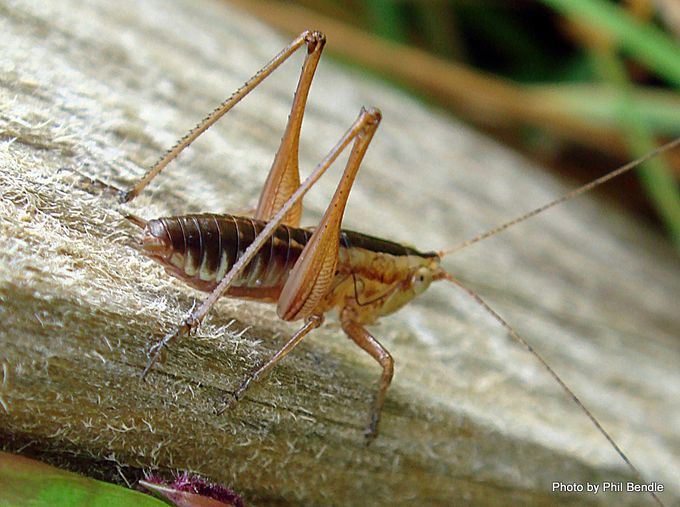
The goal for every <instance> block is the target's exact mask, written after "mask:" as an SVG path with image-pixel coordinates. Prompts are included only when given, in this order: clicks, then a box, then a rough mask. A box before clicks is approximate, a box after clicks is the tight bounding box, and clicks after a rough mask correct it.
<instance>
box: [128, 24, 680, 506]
mask: <svg viewBox="0 0 680 507" xmlns="http://www.w3.org/2000/svg"><path fill="white" fill-rule="evenodd" d="M324 44H325V37H324V36H323V35H322V34H321V33H319V32H312V31H308V32H304V33H302V34H301V35H300V36H298V37H297V38H296V39H295V40H294V41H293V42H291V43H290V44H289V45H288V46H287V47H286V48H285V49H284V50H283V51H281V53H279V54H278V55H277V56H276V57H274V59H272V60H271V61H270V62H269V63H268V64H267V65H265V66H264V67H263V68H262V69H261V70H260V71H259V72H258V73H256V74H255V75H254V76H253V77H252V78H251V79H250V80H249V81H247V82H246V84H245V85H244V86H243V87H241V88H240V89H239V90H238V91H236V92H235V93H234V94H233V95H232V96H231V97H230V98H229V99H227V100H226V101H225V102H224V103H222V104H221V105H220V106H219V107H218V108H216V109H215V110H214V111H213V112H212V113H210V115H208V116H207V117H206V118H205V119H204V120H202V121H201V122H200V123H199V124H198V125H197V126H196V127H195V128H194V129H192V130H191V131H190V132H189V133H187V134H186V135H185V136H184V137H183V138H182V139H180V141H178V143H177V144H176V145H175V146H173V147H172V148H171V149H170V150H168V152H166V154H165V155H164V156H163V157H162V158H161V159H160V160H159V161H158V162H157V163H156V164H155V165H154V166H153V167H152V168H151V170H150V171H149V172H148V173H147V174H146V175H145V176H144V177H143V178H142V179H141V180H140V181H139V182H138V183H137V184H136V185H134V186H133V187H132V188H131V189H130V190H129V191H126V192H120V195H121V201H122V202H129V201H131V200H132V199H134V198H135V197H137V196H138V195H139V194H140V192H141V191H142V190H143V189H144V188H145V187H146V186H147V185H148V184H149V183H150V182H151V180H152V179H153V178H154V177H155V176H157V175H158V174H159V173H160V172H161V171H162V170H163V169H164V168H165V167H166V166H167V164H168V163H169V162H170V161H172V160H173V159H174V158H176V157H177V156H178V155H179V153H180V152H181V151H182V150H183V149H184V148H186V147H187V146H189V144H191V142H193V141H194V140H195V139H196V138H197V137H199V136H200V135H201V134H202V133H203V132H204V131H205V130H207V129H208V128H209V127H210V126H211V125H212V124H213V123H215V122H216V121H217V120H218V119H219V118H220V117H221V116H222V115H224V114H225V113H226V112H228V111H229V110H230V109H231V108H232V107H233V106H234V105H235V104H236V103H238V102H239V101H240V100H241V99H242V98H243V97H245V96H246V95H247V94H248V93H249V92H250V91H252V90H253V89H254V88H255V87H256V86H257V85H258V84H259V83H260V82H261V81H262V80H264V79H265V78H266V77H267V76H268V75H269V74H271V73H272V72H273V71H274V70H275V69H276V68H277V67H278V66H279V65H280V64H282V63H283V62H284V61H285V60H286V59H287V58H288V57H290V56H291V55H292V54H293V53H295V52H296V51H297V50H298V49H299V48H301V47H305V48H306V49H307V54H306V57H305V61H304V64H303V68H302V71H301V75H300V79H299V82H298V86H297V90H296V92H295V97H294V100H293V105H292V109H291V112H290V116H289V120H288V124H287V126H286V129H285V132H284V135H283V138H282V141H281V144H280V146H279V149H278V151H277V153H276V156H275V158H274V162H273V164H272V167H271V170H270V173H269V176H268V178H267V181H266V183H265V186H264V188H263V190H262V193H261V195H260V199H259V202H258V205H257V207H256V209H255V210H254V213H253V214H252V215H247V216H235V215H229V214H209V213H204V214H192V215H182V216H172V217H163V218H159V219H153V220H146V219H143V218H140V217H138V216H134V215H128V219H129V220H130V221H131V222H132V223H134V224H135V225H138V226H139V227H141V228H142V229H143V238H142V248H143V253H144V254H145V255H147V256H149V257H151V258H152V259H154V260H155V261H157V262H159V263H160V264H162V265H163V266H164V267H165V269H166V271H167V272H168V273H169V274H171V275H172V276H175V277H177V278H179V279H180V280H182V281H184V282H186V283H187V284H189V285H191V286H192V287H194V288H196V289H199V290H202V291H206V292H210V296H209V297H208V298H207V299H206V300H205V301H204V303H203V304H201V305H200V306H198V307H197V308H195V309H194V310H193V311H192V312H191V313H190V315H189V316H188V317H187V318H186V319H184V320H183V322H181V323H180V324H179V326H177V328H176V329H174V330H173V331H172V332H170V333H167V334H166V335H165V336H164V337H163V338H162V339H161V340H160V341H158V342H157V343H156V344H155V345H154V346H153V347H151V349H150V351H149V361H148V363H147V366H146V368H145V369H144V371H143V374H142V376H143V377H145V376H146V375H147V374H148V373H149V372H150V371H151V368H152V366H153V364H154V362H155V361H156V360H157V358H158V357H159V354H160V353H161V351H162V350H163V349H164V348H165V347H166V346H167V345H168V344H169V343H170V342H171V341H172V340H174V339H175V338H178V337H181V336H183V335H186V334H188V333H189V332H190V331H191V330H192V329H194V328H195V327H196V326H197V325H198V324H199V323H200V322H201V321H202V320H203V318H204V317H205V315H206V314H207V313H208V311H209V310H210V308H211V307H212V305H213V304H214V303H215V302H216V301H217V300H218V299H219V297H221V296H222V295H225V294H226V295H229V296H233V297H239V298H246V299H253V300H257V301H263V302H269V303H277V313H278V315H279V316H280V317H281V318H282V319H283V320H288V321H294V320H303V321H304V325H303V326H302V327H301V328H300V329H299V330H298V331H297V332H296V333H295V334H294V335H293V336H292V337H291V338H290V339H289V340H288V342H287V343H286V344H285V345H284V346H283V347H282V348H281V349H280V350H279V351H278V352H277V353H276V354H274V355H273V356H272V357H271V359H270V360H269V361H267V362H266V363H265V364H263V365H262V366H260V367H259V368H258V369H257V370H256V371H255V372H254V373H252V374H251V375H249V376H248V377H247V378H246V379H245V380H244V381H243V382H242V383H241V384H240V386H238V388H237V389H236V390H235V392H234V394H233V396H232V397H231V398H230V399H229V400H227V401H226V402H225V404H224V406H223V408H222V410H221V412H223V411H224V410H225V409H226V408H228V407H229V406H230V405H231V404H232V403H234V402H235V401H237V400H238V399H239V398H241V397H242V395H243V394H244V392H245V391H246V390H247V389H248V388H249V386H251V384H253V383H254V382H257V381H259V380H261V379H262V378H263V377H264V376H265V375H266V374H267V373H268V372H269V371H270V370H271V369H272V368H273V367H274V366H275V365H276V364H277V363H278V362H279V361H280V360H281V359H283V358H284V357H285V356H286V355H287V354H288V353H289V352H290V351H291V350H293V349H294V348H295V346H296V345H297V344H299V343H300V341H301V340H302V338H303V337H304V336H306V335H307V334H308V333H309V332H310V331H312V330H313V329H316V328H318V327H319V326H320V325H321V324H322V323H323V320H324V314H325V313H326V312H327V311H329V310H331V309H337V311H338V315H339V319H340V322H341V325H342V328H343V330H344V332H345V333H346V334H347V336H348V337H349V338H351V339H352V340H353V341H354V342H355V343H356V344H357V345H359V346H360V347H361V348H362V349H364V350H365V351H366V352H368V353H369V354H370V355H371V356H372V357H373V358H374V359H375V360H376V361H377V362H378V363H379V365H380V367H381V368H382V374H381V376H380V383H379V389H378V391H377V393H376V395H375V397H374V401H373V404H372V406H371V409H370V412H369V418H368V420H369V423H368V425H367V429H366V431H365V437H366V442H367V443H370V442H371V441H372V440H373V439H375V438H376V436H377V435H378V428H379V423H380V416H381V411H382V407H383V404H384V400H385V396H386V392H387V389H388V387H389V385H390V382H391V380H392V376H393V360H392V357H391V356H390V354H389V352H388V351H387V350H386V349H385V348H384V347H383V346H382V345H381V344H380V343H379V341H378V340H377V339H376V338H375V337H373V336H372V335H371V334H370V333H369V332H368V331H367V330H366V329H365V327H364V326H365V325H366V324H371V323H373V322H374V321H375V320H377V319H378V318H379V317H381V316H384V315H388V314H390V313H392V312H394V311H396V310H397V309H399V308H401V307H402V306H404V305H405V304H406V303H408V302H409V301H410V300H412V299H413V298H414V297H416V296H417V295H419V294H421V293H422V292H424V291H425V290H426V289H427V288H428V287H429V285H430V284H431V283H432V282H434V281H439V280H447V281H449V282H452V283H453V284H455V285H456V286H458V287H459V288H461V289H462V290H463V291H465V292H466V293H467V294H468V295H469V296H470V297H471V298H473V299H474V301H476V302H477V303H478V304H479V305H481V306H482V307H483V308H484V309H485V310H486V311H487V312H488V313H489V314H490V315H491V316H492V317H493V318H494V319H495V320H496V321H497V322H498V323H499V324H500V325H501V326H503V327H504V328H505V329H506V330H507V332H508V333H509V334H510V335H511V336H512V337H513V338H514V339H515V340H516V341H517V342H518V343H519V344H521V345H522V346H523V347H524V348H526V349H527V350H528V351H529V352H531V353H532V354H533V355H534V356H535V357H536V358H537V359H538V361H540V362H541V364H542V365H543V366H544V367H545V368H546V370H547V371H548V372H549V374H550V375H551V376H552V377H553V378H554V379H555V380H556V381H557V382H558V383H559V384H560V386H561V387H562V388H563V389H564V390H565V392H566V393H567V395H568V396H569V397H570V398H571V399H572V400H573V401H574V402H575V403H576V404H577V405H578V406H579V407H580V409H581V410H582V411H583V412H584V414H585V415H586V416H587V417H588V418H589V419H590V420H591V422H592V424H593V425H594V426H595V427H596V428H597V430H598V431H599V432H600V433H601V434H602V435H603V436H604V437H605V438H606V439H607V440H608V441H609V443H610V445H611V446H612V447H613V449H614V450H615V451H616V452H617V453H618V454H619V456H620V457H621V459H622V460H623V461H625V462H626V464H627V465H628V466H629V468H630V469H631V470H632V471H633V473H634V474H635V475H636V476H638V477H639V478H640V482H643V481H642V478H641V477H640V474H639V473H638V471H637V469H636V468H635V467H634V465H633V464H632V463H631V462H630V460H629V459H628V458H627V456H626V455H625V454H624V452H623V451H622V450H621V449H620V448H619V446H618V445H617V444H616V443H615V442H614V440H613V439H612V438H611V437H610V435H609V434H608V433H607V432H606V430H605V429H604V428H603V427H602V426H601V425H600V423H599V422H598V421H597V420H596V419H595V417H594V416H593V415H592V414H591V413H590V411H588V410H587V409H586V408H585V407H584V406H583V404H582V403H581V401H580V400H579V399H578V398H577V397H576V395H575V394H574V393H573V392H572V391H571V389H570V388H569V387H567V385H566V384H565V383H564V382H563V381H562V380H561V379H560V378H559V377H558V376H557V374H556V373H555V372H554V371H553V370H552V368H551V367H550V366H549V365H548V364H547V363H546V362H545V361H544V360H543V359H542V358H541V357H540V356H539V355H538V354H537V353H536V352H535V351H534V350H533V349H532V348H531V347H530V346H529V345H528V344H527V343H526V342H525V341H524V339H523V338H521V337H520V336H519V335H518V334H517V333H516V332H515V331H514V330H513V329H512V328H511V327H510V326H509V325H508V324H507V322H506V321H505V320H503V319H502V318H501V317H500V316H499V315H498V313H496V312H495V311H494V310H493V309H491V308H490V307H489V306H488V305H487V303H486V302H485V301H483V300H482V299H481V297H480V296H478V295H477V294H476V293H474V292H473V291H472V290H470V289H468V288H467V287H465V286H463V285H462V284H461V283H460V282H459V281H458V280H457V279H455V278H453V277H452V276H451V275H450V274H449V273H447V272H446V271H445V270H444V269H443V267H442V266H441V265H440V261H441V259H442V257H444V256H445V255H448V254H450V253H453V252H455V251H458V250H460V249H462V248H464V247H466V246H468V245H471V244H473V243H476V242H478V241H481V240H483V239H485V238H488V237H490V236H492V235H494V234H496V233H498V232H500V231H503V230H505V229H506V228H508V227H510V226H512V225H514V224H517V223H519V222H522V221H524V220H526V219H528V218H530V217H532V216H534V215H537V214H539V213H541V212H542V211H544V210H546V209H548V208H551V207H553V206H556V205H558V204H560V203H562V202H564V201H566V200H569V199H571V198H573V197H575V196H577V195H580V194H582V193H584V192H586V191H588V190H590V189H591V188H593V187H595V186H598V185H600V184H602V183H604V182H605V181H608V180H609V179H612V178H614V177H616V176H618V175H619V174H622V173H624V172H626V171H628V170H630V169H631V168H633V167H635V166H637V165H639V164H640V163H641V162H642V161H643V160H646V159H648V158H651V157H653V156H655V155H657V154H658V153H659V152H660V151H665V150H668V149H670V148H672V147H674V146H676V145H678V144H680V140H676V141H674V142H672V143H668V144H667V145H665V146H663V147H661V148H659V149H657V150H656V151H655V152H653V153H650V154H649V155H647V156H646V157H643V158H642V159H638V160H636V161H634V162H631V163H629V164H626V165H625V166H623V167H621V168H619V169H617V170H616V171H613V172H611V173H609V174H607V175H605V176H603V177H601V178H599V179H597V180H595V181H593V182H592V183H589V184H587V185H585V186H583V187H580V188H578V189H576V190H574V191H572V192H569V193H568V194H565V195H564V196H562V197H560V198H558V199H556V200H554V201H552V202H550V203H548V204H546V205H544V206H541V207H539V208H537V209H534V210H532V211H530V212H528V213H525V214H523V215H521V216H519V217H517V218H515V219H513V220H510V221H508V222H506V223H504V224H502V225H499V226H498V227H494V228H493V229H490V230H489V231H487V232H484V233H482V234H479V235H478V236H476V237H474V238H472V239H470V240H467V241H465V242H463V243H461V244H459V245H456V246H454V247H450V248H446V249H442V250H439V251H433V252H420V251H418V250H416V249H413V248H410V247H406V246H403V245H400V244H397V243H393V242H391V241H387V240H382V239H378V238H375V237H372V236H367V235H365V234H361V233H358V232H353V231H347V230H342V229H341V222H342V216H343V213H344V209H345V204H346V202H347V198H348V196H349V192H350V189H351V187H352V184H353V182H354V178H355V176H356V174H357V171H358V168H359V166H360V164H361V160H362V159H363V156H364V154H365V152H366V150H367V148H368V145H369V143H370V141H371V139H372V137H373V134H374V133H375V131H376V129H377V127H378V125H379V123H380V120H381V114H380V112H379V111H378V110H377V109H374V108H369V109H362V110H361V112H360V114H359V117H358V118H357V120H356V121H355V122H354V123H353V124H352V125H351V127H350V128H349V130H348V131H347V132H346V133H345V134H344V135H343V136H342V138H341V139H340V140H339V141H338V143H337V144H336V146H335V147H334V148H333V149H331V151H330V152H329V153H328V155H327V156H326V157H325V158H324V160H323V161H322V162H321V163H319V165H318V166H317V167H316V168H315V169H314V171H313V172H312V174H311V175H310V176H309V177H308V178H307V179H306V180H305V181H304V182H303V183H302V184H300V176H299V172H298V144H299V137H300V128H301V125H302V119H303V115H304V111H305V104H306V100H307V95H308V92H309V89H310V85H311V82H312V78H313V75H314V72H315V69H316V67H317V64H318V62H319V58H320V56H321V52H322V50H323V47H324ZM350 145H351V151H350V155H349V159H348V161H347V164H346V167H345V170H344V173H343V176H342V178H341V180H340V183H339V185H338V187H337V190H336V192H335V194H334V196H333V198H332V200H331V202H330V204H329V206H328V208H327V210H326V213H325V214H324V216H323V218H322V220H321V222H320V224H319V225H318V226H317V227H315V228H300V227H299V223H300V217H301V214H302V204H301V203H302V197H303V196H304V194H305V193H306V192H307V191H308V190H309V188H310V187H311V186H312V185H313V184H314V183H315V182H316V181H317V180H318V179H319V178H320V177H321V175H322V174H323V173H324V172H325V171H326V169H328V167H329V166H330V165H331V164H332V163H333V162H334V161H335V159H336V158H337V157H338V156H339V155H340V153H341V152H342V151H343V150H344V149H345V148H347V147H348V146H350ZM650 494H651V495H652V496H653V497H654V499H655V500H656V501H657V502H658V503H661V502H660V501H659V499H658V497H656V495H655V493H654V491H650Z"/></svg>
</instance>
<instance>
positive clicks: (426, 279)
mask: <svg viewBox="0 0 680 507" xmlns="http://www.w3.org/2000/svg"><path fill="white" fill-rule="evenodd" d="M431 282H432V273H431V272H430V270H429V269H427V268H418V270H417V271H416V272H415V273H413V276H412V277H411V285H412V287H413V289H414V290H415V291H416V293H417V294H420V293H421V292H423V291H424V290H425V289H427V288H428V287H429V286H430V283H431Z"/></svg>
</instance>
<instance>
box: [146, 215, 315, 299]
mask: <svg viewBox="0 0 680 507" xmlns="http://www.w3.org/2000/svg"><path fill="white" fill-rule="evenodd" d="M264 226H265V222H262V221H260V220H254V219H251V218H244V217H237V216H232V215H216V214H200V215H184V216H178V217H167V218H159V219H157V220H150V221H149V222H147V225H146V228H145V231H144V237H143V240H142V242H143V247H144V253H145V254H146V255H148V256H149V257H151V258H153V259H155V260H157V261H159V262H160V263H161V264H163V265H164V266H165V268H166V270H167V271H168V272H169V273H170V274H172V275H173V276H176V277H178V278H180V279H181V280H183V281H185V282H186V283H188V284H189V285H191V286H193V287H195V288H197V289H200V290H204V291H211V290H213V289H214V288H215V287H216V286H217V283H218V282H219V281H220V280H221V279H222V278H223V277H224V275H225V274H226V273H227V272H228V271H229V269H230V268H231V267H232V266H233V265H234V263H236V261H237V260H238V259H239V258H240V257H241V255H242V254H243V252H244V251H245V250H246V248H248V246H249V245H250V244H251V243H252V242H253V240H254V239H255V237H256V236H257V235H258V234H259V233H260V231H262V229H263V228H264ZM309 237H311V232H309V231H307V230H305V229H299V228H291V227H287V226H285V225H282V226H280V227H278V228H277V229H276V231H275V233H274V235H273V236H272V237H270V238H269V240H268V241H267V242H266V243H265V245H264V246H263V247H262V248H261V249H260V251H259V252H258V253H257V255H256V256H255V257H254V258H253V260H252V261H251V262H250V263H249V264H248V266H247V267H246V268H245V270H244V271H243V273H242V274H241V276H240V277H239V278H237V280H236V282H235V283H234V285H233V286H232V288H231V289H230V290H229V292H228V293H229V294H231V295H233V296H237V297H253V298H257V299H260V300H271V301H275V300H276V299H277V298H278V296H279V294H280V292H281V289H282V288H283V284H284V283H285V281H286V279H287V277H288V273H289V272H290V270H291V269H292V268H293V265H294V264H295V261H296V260H297V259H298V257H299V256H300V253H301V252H302V249H303V247H304V246H305V244H306V243H307V241H308V239H309Z"/></svg>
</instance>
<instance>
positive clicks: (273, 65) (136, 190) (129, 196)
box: [119, 31, 325, 202]
mask: <svg viewBox="0 0 680 507" xmlns="http://www.w3.org/2000/svg"><path fill="white" fill-rule="evenodd" d="M320 39H322V40H325V39H324V37H323V35H322V34H320V33H319V32H311V31H305V32H303V33H301V34H300V35H298V36H297V37H296V38H295V40H293V41H292V42H291V43H290V44H289V45H288V46H286V47H285V48H284V49H283V50H282V51H281V52H280V53H279V54H278V55H276V56H275V57H274V58H273V59H272V60H271V61H270V62H269V63H267V64H266V65H265V66H264V67H262V68H261V69H260V70H259V71H258V72H257V73H255V75H254V76H253V77H251V78H250V79H249V80H248V81H246V83H245V84H244V85H243V86H242V87H241V88H239V89H238V90H236V92H234V94H233V95H231V97H229V98H228V99H227V100H225V101H224V102H222V103H221V104H220V105H219V106H218V107H216V108H215V109H214V110H213V111H212V112H211V113H210V114H209V115H208V116H206V117H205V118H204V119H203V120H201V121H200V122H199V123H198V125H196V126H195V127H194V128H193V129H191V130H190V131H189V132H187V134H186V135H185V136H184V137H182V138H181V139H180V140H179V141H178V142H177V143H176V144H175V145H174V146H173V147H172V148H170V149H169V150H168V151H167V152H165V154H164V155H163V156H162V157H161V158H160V160H158V162H156V163H155V164H154V166H153V167H152V168H151V169H150V170H149V171H148V172H147V173H146V174H145V175H144V176H143V177H142V179H141V180H139V181H138V182H137V183H136V184H135V185H134V186H133V187H132V188H131V189H130V190H128V191H127V192H121V194H120V196H119V197H120V201H121V202H129V201H131V200H133V199H134V198H135V197H137V196H138V195H139V194H140V193H141V192H142V190H144V188H145V187H146V186H147V185H148V184H149V183H150V182H151V180H153V179H154V178H155V177H156V176H157V175H158V174H159V173H160V172H161V171H162V170H163V169H164V168H165V167H166V166H167V165H168V164H169V163H170V162H171V161H172V160H174V159H175V158H177V156H178V155H179V154H180V153H181V152H182V151H183V150H184V149H185V148H186V147H188V146H189V145H190V144H191V143H192V142H194V141H195V140H196V139H197V138H198V137H199V136H200V135H201V134H202V133H203V132H205V131H206V130H208V129H209V128H210V127H211V126H212V125H213V124H214V123H215V122H217V121H218V120H219V119H220V118H221V117H222V116H224V115H225V114H226V113H227V112H229V111H230V110H231V109H232V108H233V107H234V106H235V105H236V104H238V103H239V102H240V101H241V99H243V97H245V96H246V95H248V93H250V92H251V91H252V90H253V89H254V88H255V87H257V85H259V84H260V83H261V82H262V81H263V80H264V79H265V78H266V77H267V76H269V75H270V74H271V73H272V72H274V71H275V70H276V69H277V68H278V67H279V66H280V65H281V64H282V63H283V62H285V61H286V60H287V59H288V58H289V57H290V56H291V55H292V54H293V53H295V52H296V51H297V50H298V49H299V48H300V47H301V46H303V45H307V46H308V48H310V49H309V50H310V52H311V51H313V50H314V48H315V47H316V46H317V45H318V41H319V40H320ZM305 67H306V66H305ZM305 67H303V75H304V69H305ZM301 79H302V76H301ZM303 107H304V104H303Z"/></svg>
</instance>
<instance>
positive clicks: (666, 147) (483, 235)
mask: <svg viewBox="0 0 680 507" xmlns="http://www.w3.org/2000/svg"><path fill="white" fill-rule="evenodd" d="M677 146H680V137H679V138H677V139H674V140H673V141H669V142H667V143H666V144H663V145H661V146H659V147H658V148H656V149H654V150H652V151H650V152H649V153H647V154H645V155H643V156H641V157H639V158H637V159H635V160H633V161H631V162H628V163H627V164H624V165H622V166H621V167H619V168H618V169H615V170H613V171H611V172H610V173H607V174H605V175H604V176H601V177H599V178H597V179H595V180H593V181H591V182H590V183H586V184H585V185H583V186H581V187H578V188H575V189H574V190H572V191H571V192H567V193H566V194H564V195H563V196H561V197H558V198H557V199H555V200H554V201H550V202H549V203H546V204H544V205H543V206H539V207H538V208H535V209H533V210H531V211H527V212H526V213H524V214H522V215H520V216H518V217H515V218H513V219H512V220H509V221H507V222H505V223H503V224H500V225H497V226H496V227H493V228H492V229H489V230H487V231H484V232H482V233H481V234H478V235H477V236H475V237H473V238H470V239H467V240H465V241H463V242H461V243H458V244H457V245H454V246H451V247H448V248H444V249H442V250H439V251H438V252H437V255H439V257H444V256H445V255H449V254H452V253H454V252H457V251H458V250H462V249H463V248H466V247H468V246H470V245H474V244H475V243H478V242H480V241H482V240H483V239H486V238H489V237H491V236H495V235H496V234H498V233H499V232H502V231H504V230H505V229H508V228H509V227H512V226H513V225H516V224H519V223H521V222H524V221H525V220H528V219H529V218H531V217H533V216H536V215H538V214H540V213H543V212H544V211H545V210H547V209H550V208H553V207H555V206H557V205H558V204H562V203H563V202H565V201H569V200H570V199H573V198H574V197H576V196H579V195H581V194H584V193H586V192H588V191H589V190H592V189H593V188H595V187H598V186H600V185H602V184H603V183H606V182H607V181H609V180H611V179H613V178H616V177H617V176H620V175H621V174H623V173H625V172H628V171H630V170H631V169H635V168H636V167H637V166H639V165H640V164H643V163H644V162H646V161H648V160H650V159H652V158H654V157H656V156H658V155H660V154H662V153H665V152H666V151H668V150H672V149H673V148H675V147H677Z"/></svg>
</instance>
